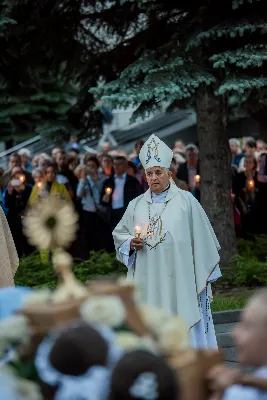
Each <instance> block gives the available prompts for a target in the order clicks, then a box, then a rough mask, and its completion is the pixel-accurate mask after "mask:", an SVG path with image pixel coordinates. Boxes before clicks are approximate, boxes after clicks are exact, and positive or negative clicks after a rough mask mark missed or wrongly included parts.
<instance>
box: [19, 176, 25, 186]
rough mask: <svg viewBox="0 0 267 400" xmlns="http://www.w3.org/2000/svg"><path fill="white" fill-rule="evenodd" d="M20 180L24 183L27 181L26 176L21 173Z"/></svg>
mask: <svg viewBox="0 0 267 400" xmlns="http://www.w3.org/2000/svg"><path fill="white" fill-rule="evenodd" d="M19 181H20V183H21V184H22V183H24V182H25V176H24V175H20V177H19Z"/></svg>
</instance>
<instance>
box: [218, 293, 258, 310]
mask: <svg viewBox="0 0 267 400" xmlns="http://www.w3.org/2000/svg"><path fill="white" fill-rule="evenodd" d="M255 291H256V289H254V290H251V289H246V288H243V289H242V288H238V289H232V290H230V291H228V292H222V291H220V292H216V291H214V293H213V302H212V304H211V309H212V311H213V312H216V311H227V310H238V309H241V308H244V306H245V304H246V302H247V300H248V298H249V297H250V296H251V295H252V294H253V293H255Z"/></svg>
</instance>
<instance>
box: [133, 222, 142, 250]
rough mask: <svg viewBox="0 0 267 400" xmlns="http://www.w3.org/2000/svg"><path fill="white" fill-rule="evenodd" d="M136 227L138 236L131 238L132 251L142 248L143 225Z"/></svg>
mask: <svg viewBox="0 0 267 400" xmlns="http://www.w3.org/2000/svg"><path fill="white" fill-rule="evenodd" d="M134 229H135V235H136V237H135V238H134V239H132V240H131V245H130V249H131V251H134V250H142V248H143V242H142V239H141V227H140V226H139V225H136V227H135V228H134Z"/></svg>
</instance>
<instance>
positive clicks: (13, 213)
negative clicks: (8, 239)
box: [3, 167, 32, 257]
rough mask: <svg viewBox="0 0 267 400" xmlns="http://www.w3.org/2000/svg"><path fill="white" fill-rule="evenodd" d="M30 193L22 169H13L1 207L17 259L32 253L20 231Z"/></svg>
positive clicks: (30, 189) (29, 187) (30, 188)
mask: <svg viewBox="0 0 267 400" xmlns="http://www.w3.org/2000/svg"><path fill="white" fill-rule="evenodd" d="M31 191H32V186H31V185H28V184H27V183H26V182H25V176H24V175H23V171H22V169H21V168H20V167H15V168H14V169H13V170H12V173H11V179H10V181H9V183H8V186H7V188H6V189H5V190H4V193H3V207H4V209H5V212H6V215H7V220H8V223H9V227H10V230H11V233H12V236H13V239H14V242H15V246H16V249H17V253H18V256H19V257H22V256H24V255H28V254H29V253H30V252H31V251H32V248H31V246H30V245H29V244H28V242H27V239H26V237H25V236H24V234H23V229H22V219H23V217H24V214H25V210H26V207H27V203H28V200H29V197H30V195H31Z"/></svg>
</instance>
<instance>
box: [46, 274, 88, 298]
mask: <svg viewBox="0 0 267 400" xmlns="http://www.w3.org/2000/svg"><path fill="white" fill-rule="evenodd" d="M87 296H88V290H87V289H86V287H85V286H83V285H82V284H81V283H80V282H78V281H77V280H76V279H75V278H74V277H73V279H72V280H70V281H68V282H66V283H62V284H60V285H58V287H57V288H56V290H55V291H54V293H53V294H52V298H51V300H52V302H54V303H64V301H68V300H73V299H74V300H80V299H84V298H86V297H87Z"/></svg>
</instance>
